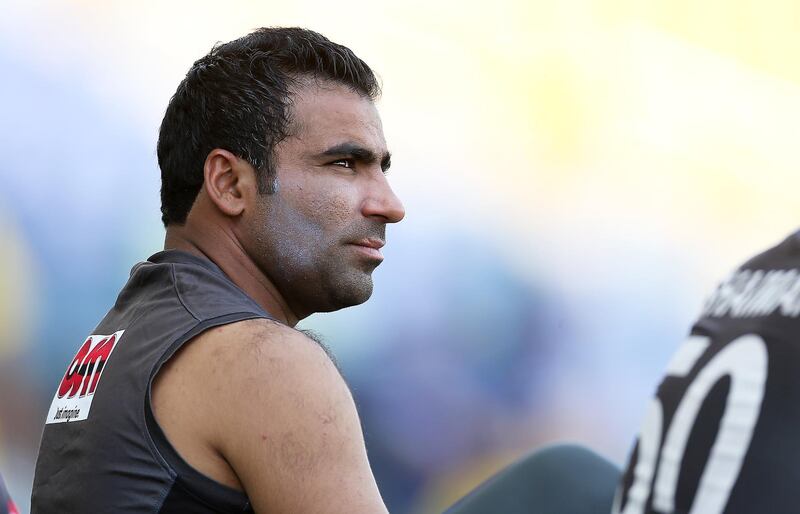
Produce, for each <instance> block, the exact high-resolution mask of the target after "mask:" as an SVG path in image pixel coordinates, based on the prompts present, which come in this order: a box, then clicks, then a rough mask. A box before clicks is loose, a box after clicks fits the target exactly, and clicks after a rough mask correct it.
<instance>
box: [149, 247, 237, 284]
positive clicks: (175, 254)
mask: <svg viewBox="0 0 800 514" xmlns="http://www.w3.org/2000/svg"><path fill="white" fill-rule="evenodd" d="M147 261H148V262H152V263H153V264H162V263H164V264H190V265H195V266H202V267H203V268H205V269H207V270H209V271H212V272H214V273H217V274H220V275H222V276H224V277H226V278H227V275H225V272H224V271H222V269H221V268H220V267H219V266H217V265H216V264H214V262H213V261H211V260H210V259H208V258H206V257H200V256H198V255H195V254H193V253H189V252H186V251H183V250H162V251H160V252H156V253H154V254H153V255H151V256H150V257H148V258H147Z"/></svg>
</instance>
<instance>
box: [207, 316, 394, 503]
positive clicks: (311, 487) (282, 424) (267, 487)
mask: <svg viewBox="0 0 800 514" xmlns="http://www.w3.org/2000/svg"><path fill="white" fill-rule="evenodd" d="M237 332H238V333H237V334H235V336H233V337H232V334H230V333H228V334H225V336H226V337H218V339H220V340H218V341H211V346H213V347H214V348H215V352H216V355H217V358H216V359H215V360H216V362H217V364H216V366H217V368H218V373H212V374H211V376H210V377H209V378H210V379H211V382H210V384H209V385H211V384H213V387H209V388H208V389H209V395H210V397H209V398H208V402H210V403H213V404H215V405H216V406H215V407H214V409H213V412H214V415H215V417H217V419H218V422H217V423H216V425H217V427H218V428H217V430H215V431H214V433H212V435H211V438H212V441H211V444H212V445H213V446H215V447H216V448H218V450H219V451H220V453H221V454H222V455H223V457H224V458H225V459H226V460H227V461H228V462H229V463H230V465H231V467H232V468H233V469H234V471H235V472H236V474H237V476H238V478H239V480H240V481H241V484H242V485H243V487H244V489H245V491H246V492H247V495H248V497H249V498H250V501H251V502H252V504H253V506H254V508H255V510H256V512H269V513H273V512H274V513H278V512H287V513H290V512H291V513H299V512H302V513H314V512H320V513H322V512H324V513H328V514H335V513H339V512H341V513H351V514H352V513H385V512H386V508H385V506H384V505H383V501H382V500H381V498H380V494H379V492H378V489H377V486H376V484H375V480H374V478H373V476H372V471H371V470H370V467H369V462H368V461H367V455H366V450H365V447H364V439H363V435H362V432H361V426H360V423H359V419H358V415H357V413H356V408H355V404H354V402H353V399H352V396H351V395H350V391H349V390H348V388H347V386H346V384H345V383H344V380H343V379H342V377H341V375H340V374H339V372H338V370H337V369H336V367H335V366H334V365H333V363H332V362H331V360H330V358H329V357H328V356H327V354H326V353H325V351H324V350H323V349H322V348H320V347H319V345H317V344H316V343H315V342H314V341H312V340H311V339H309V338H308V337H306V336H305V335H303V334H302V333H300V332H298V331H296V330H293V329H290V328H288V327H285V326H283V325H279V324H276V323H272V322H268V321H263V320H259V321H258V322H249V323H246V324H242V326H241V327H239V330H237ZM217 335H218V336H220V335H222V334H221V333H218V334H217Z"/></svg>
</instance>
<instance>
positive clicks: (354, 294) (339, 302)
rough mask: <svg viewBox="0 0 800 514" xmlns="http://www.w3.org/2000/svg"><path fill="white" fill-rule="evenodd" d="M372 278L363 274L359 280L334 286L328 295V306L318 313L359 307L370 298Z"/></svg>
mask: <svg viewBox="0 0 800 514" xmlns="http://www.w3.org/2000/svg"><path fill="white" fill-rule="evenodd" d="M372 288H373V285H372V277H371V276H370V275H369V274H365V275H364V276H362V277H359V279H357V280H354V281H348V283H346V284H345V283H340V284H338V285H337V286H335V287H334V288H333V289H332V291H331V294H330V295H329V299H330V300H329V306H328V308H327V309H326V310H324V311H320V312H332V311H338V310H339V309H346V308H347V307H353V306H356V305H361V304H362V303H364V302H366V301H367V300H369V299H370V297H371V296H372Z"/></svg>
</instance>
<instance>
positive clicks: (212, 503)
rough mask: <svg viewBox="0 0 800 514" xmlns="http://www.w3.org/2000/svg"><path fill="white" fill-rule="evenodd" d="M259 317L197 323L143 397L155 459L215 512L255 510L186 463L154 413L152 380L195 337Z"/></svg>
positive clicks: (230, 317)
mask: <svg viewBox="0 0 800 514" xmlns="http://www.w3.org/2000/svg"><path fill="white" fill-rule="evenodd" d="M257 318H265V319H268V318H266V317H265V316H263V315H261V314H257V313H252V312H240V313H234V314H226V315H224V316H220V317H217V318H212V319H209V320H204V321H202V322H200V323H198V324H197V325H195V326H194V327H193V328H192V329H191V330H189V331H188V332H187V333H186V334H184V335H183V336H181V337H180V338H178V339H177V340H176V341H175V342H174V343H173V344H172V345H171V346H170V347H169V348H168V349H167V351H165V352H164V355H162V356H161V358H160V359H159V360H158V362H157V363H156V365H155V366H154V367H153V370H152V372H151V373H150V377H149V378H148V382H147V390H146V392H145V398H144V418H145V428H146V434H145V435H146V439H147V440H148V441H149V442H150V448H151V451H152V452H153V453H154V456H155V457H156V459H157V460H158V461H159V462H161V463H162V465H164V466H165V467H166V468H167V471H169V473H170V474H172V475H173V476H175V486H177V487H180V488H181V489H182V490H183V491H184V492H185V493H186V494H188V495H190V496H192V497H193V498H194V499H196V500H197V501H199V502H201V503H204V504H206V505H208V506H209V507H211V508H212V509H213V510H214V511H215V512H232V513H233V512H252V508H251V506H250V500H249V499H248V497H247V495H246V494H245V492H244V491H239V490H238V489H234V488H232V487H229V486H227V485H224V484H221V483H219V482H217V481H216V480H214V479H212V478H210V477H208V476H206V475H204V474H203V473H201V472H200V471H198V470H196V469H195V468H194V467H192V466H191V465H190V464H189V463H188V462H186V461H185V460H184V459H183V457H181V455H180V454H179V453H178V452H177V450H175V448H174V447H173V446H172V444H171V443H170V442H169V439H167V436H166V434H165V433H164V431H163V430H162V429H161V426H160V425H159V424H158V421H156V418H155V415H154V414H153V408H152V403H151V394H152V386H153V379H154V378H155V376H156V375H157V374H158V372H159V371H160V370H161V367H162V366H163V365H164V364H165V363H166V362H167V361H168V360H169V359H170V358H171V357H172V356H173V355H174V354H175V352H177V351H178V349H179V348H181V347H182V346H183V345H184V344H185V343H186V342H187V341H189V340H191V339H192V338H194V337H197V336H198V335H200V334H201V333H203V332H204V331H206V330H208V329H210V328H213V327H217V326H221V325H227V324H229V323H235V322H237V321H244V320H247V319H257Z"/></svg>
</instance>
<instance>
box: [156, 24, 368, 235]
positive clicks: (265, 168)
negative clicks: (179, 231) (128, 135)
mask: <svg viewBox="0 0 800 514" xmlns="http://www.w3.org/2000/svg"><path fill="white" fill-rule="evenodd" d="M308 78H312V79H318V80H326V81H332V82H335V83H339V84H343V85H345V86H348V87H349V88H350V89H352V90H353V91H355V92H358V93H359V94H361V95H364V96H366V97H368V98H370V99H372V100H374V99H376V98H377V97H378V96H379V95H380V85H379V84H378V81H377V79H376V77H375V74H374V73H373V72H372V70H371V69H370V67H369V66H367V64H366V63H365V62H364V61H362V60H361V59H359V58H358V57H357V56H356V55H355V54H354V53H353V52H352V50H350V49H349V48H347V47H345V46H342V45H339V44H336V43H334V42H332V41H330V40H329V39H327V38H326V37H325V36H323V35H321V34H318V33H316V32H314V31H311V30H307V29H302V28H261V29H258V30H256V31H254V32H252V33H250V34H248V35H246V36H244V37H242V38H239V39H236V40H235V41H231V42H229V43H224V44H217V45H215V46H214V47H213V48H212V49H211V51H210V52H209V53H208V55H206V56H205V57H203V58H201V59H199V60H198V61H197V62H195V63H194V65H193V66H192V68H191V69H190V70H189V72H188V73H187V74H186V78H184V79H183V81H182V82H181V83H180V85H179V86H178V90H177V91H176V92H175V94H174V95H173V97H172V99H171V100H170V102H169V105H168V106H167V111H166V113H165V114H164V119H163V121H162V122H161V129H160V131H159V136H158V165H159V167H160V168H161V220H162V221H163V222H164V226H167V225H169V224H170V223H175V224H183V223H185V222H186V216H187V215H188V214H189V210H190V209H191V207H192V204H193V203H194V201H195V198H197V194H198V193H199V192H200V188H201V186H202V185H203V166H204V164H205V160H206V157H207V156H208V154H209V152H211V151H212V150H213V149H215V148H222V149H225V150H228V151H229V152H231V153H233V154H235V155H236V156H238V157H240V158H242V159H245V160H247V162H249V163H250V164H251V165H252V166H253V168H255V169H256V170H257V171H258V177H257V179H258V189H259V192H260V193H262V194H268V193H273V192H275V190H276V187H277V184H276V172H275V165H274V162H273V161H274V158H273V151H274V148H275V145H276V144H277V143H278V142H280V141H281V140H283V139H284V138H285V137H286V136H287V135H288V130H289V122H290V118H291V112H290V107H291V106H290V95H291V88H292V87H293V86H295V85H296V84H298V82H299V81H301V80H303V79H308Z"/></svg>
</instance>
